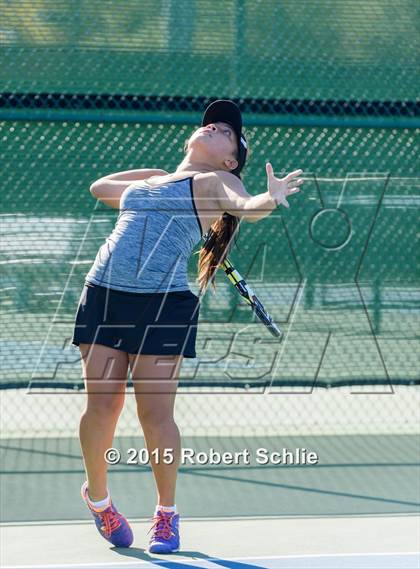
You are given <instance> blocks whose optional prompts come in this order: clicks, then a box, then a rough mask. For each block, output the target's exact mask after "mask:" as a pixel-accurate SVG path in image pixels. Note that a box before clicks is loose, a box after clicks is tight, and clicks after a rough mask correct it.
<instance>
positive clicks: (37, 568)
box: [2, 551, 420, 569]
mask: <svg viewBox="0 0 420 569" xmlns="http://www.w3.org/2000/svg"><path fill="white" fill-rule="evenodd" d="M146 553H147V552H146ZM181 554H182V552H181ZM410 555H411V556H413V555H416V556H419V555H420V554H419V552H418V551H412V552H403V553H398V552H396V553H389V552H386V553H326V554H322V553H317V554H314V555H310V554H308V555H282V556H278V555H266V556H259V557H255V556H254V557H252V556H251V557H197V558H194V559H188V558H182V556H180V555H176V557H175V559H174V558H171V559H167V560H165V559H162V560H161V559H157V558H155V557H151V558H150V560H143V559H139V560H137V561H127V562H122V563H112V562H110V563H99V564H98V563H73V564H69V565H63V564H62V563H61V564H60V565H6V566H3V567H2V569H84V568H86V567H87V568H89V567H90V568H94V569H107V568H112V569H114V568H115V569H124V567H137V566H138V565H145V564H153V565H163V566H165V564H168V565H169V567H170V564H171V563H175V562H178V563H184V564H191V563H197V562H200V563H201V562H210V563H211V562H213V561H214V562H216V563H217V562H218V561H221V560H223V561H239V562H241V561H254V562H257V561H262V560H265V559H267V560H268V559H278V560H279V561H283V560H287V559H323V558H332V559H334V558H336V557H339V558H346V557H390V556H393V557H404V556H410ZM419 558H420V557H419Z"/></svg>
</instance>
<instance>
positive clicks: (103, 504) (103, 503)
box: [88, 490, 111, 510]
mask: <svg viewBox="0 0 420 569" xmlns="http://www.w3.org/2000/svg"><path fill="white" fill-rule="evenodd" d="M88 501H89V504H90V505H91V506H92V508H94V509H95V510H105V509H106V508H107V507H108V506H109V504H110V503H111V497H110V495H109V491H108V490H107V495H106V498H104V499H103V500H98V501H97V502H94V501H93V500H91V499H90V498H89V493H88Z"/></svg>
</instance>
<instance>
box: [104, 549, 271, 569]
mask: <svg viewBox="0 0 420 569" xmlns="http://www.w3.org/2000/svg"><path fill="white" fill-rule="evenodd" d="M111 550H112V551H114V552H115V553H117V554H118V555H121V556H123V557H131V558H132V559H141V560H143V561H148V562H149V563H153V564H155V565H159V566H161V567H167V568H168V569H191V567H194V565H192V564H191V561H200V560H202V561H210V562H211V563H213V564H214V565H220V567H226V568H227V569H264V568H263V566H262V565H255V564H253V563H252V564H250V563H244V562H242V561H235V560H233V559H221V558H218V557H212V556H211V555H206V554H205V553H202V552H201V551H179V552H177V553H171V554H170V555H171V557H172V556H176V557H182V558H183V559H184V560H185V558H187V559H188V562H185V563H183V562H182V561H174V560H173V559H165V556H164V555H162V556H161V557H159V558H157V557H156V556H153V555H151V554H150V553H148V552H147V551H146V550H145V549H141V548H140V547H111ZM190 560H191V561H190Z"/></svg>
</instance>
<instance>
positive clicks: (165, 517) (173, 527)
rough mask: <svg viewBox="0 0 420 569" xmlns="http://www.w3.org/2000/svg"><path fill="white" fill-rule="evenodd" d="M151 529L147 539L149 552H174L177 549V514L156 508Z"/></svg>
mask: <svg viewBox="0 0 420 569" xmlns="http://www.w3.org/2000/svg"><path fill="white" fill-rule="evenodd" d="M151 531H153V533H152V536H151V538H150V541H149V553H174V552H175V551H179V514H175V513H174V512H164V511H162V510H158V511H157V513H156V514H155V516H154V517H153V525H152V527H151V528H150V530H149V532H151Z"/></svg>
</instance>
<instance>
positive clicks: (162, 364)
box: [128, 354, 183, 506]
mask: <svg viewBox="0 0 420 569" xmlns="http://www.w3.org/2000/svg"><path fill="white" fill-rule="evenodd" d="M128 357H129V362H130V369H131V375H132V379H133V385H134V390H135V394H136V401H137V413H138V417H139V420H140V423H141V426H142V429H143V433H144V437H145V441H146V446H147V449H148V450H149V452H150V453H151V452H152V451H153V450H154V449H156V448H158V449H160V451H161V452H160V454H161V453H162V452H163V450H164V449H165V448H167V449H173V450H172V451H171V454H172V456H173V462H172V464H165V463H164V462H163V461H162V460H159V464H157V463H156V461H155V460H153V458H152V459H151V467H152V469H153V474H154V478H155V481H156V487H157V494H158V502H157V503H158V504H159V505H161V506H172V505H174V503H175V486H176V478H177V471H178V467H179V461H180V452H181V440H180V434H179V430H178V426H177V425H176V423H175V420H174V404H175V396H176V390H177V387H178V378H179V372H180V367H181V363H182V359H183V356H181V355H179V356H150V355H140V356H137V357H136V355H134V354H128ZM161 458H162V456H160V459H161Z"/></svg>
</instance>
